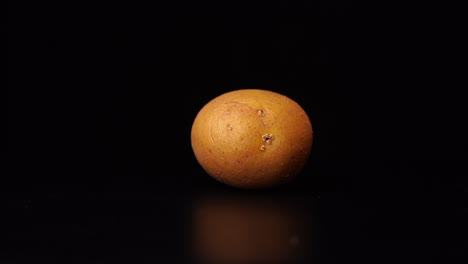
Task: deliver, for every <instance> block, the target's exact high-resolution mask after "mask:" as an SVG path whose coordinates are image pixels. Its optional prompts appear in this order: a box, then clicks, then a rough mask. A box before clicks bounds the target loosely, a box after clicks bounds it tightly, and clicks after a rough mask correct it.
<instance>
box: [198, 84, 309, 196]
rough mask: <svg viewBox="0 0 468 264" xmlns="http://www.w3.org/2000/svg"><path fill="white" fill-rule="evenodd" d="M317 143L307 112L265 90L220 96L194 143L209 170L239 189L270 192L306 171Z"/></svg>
mask: <svg viewBox="0 0 468 264" xmlns="http://www.w3.org/2000/svg"><path fill="white" fill-rule="evenodd" d="M312 140H313V130H312V124H311V122H310V119H309V117H308V115H307V113H306V112H305V111H304V109H303V108H302V107H301V106H300V105H299V104H297V103H296V102H295V101H294V100H292V99H290V98H289V97H287V96H285V95H282V94H279V93H277V92H273V91H269V90H263V89H239V90H234V91H230V92H227V93H224V94H221V95H219V96H217V97H216V98H214V99H212V100H211V101H209V102H208V103H207V104H206V105H204V106H203V107H202V108H201V109H200V111H199V112H198V114H197V115H196V117H195V120H194V122H193V125H192V130H191V144H192V149H193V152H194V154H195V157H196V159H197V161H198V162H199V164H200V165H201V166H202V167H203V169H204V170H205V171H206V172H207V173H208V174H209V175H210V176H211V177H213V178H215V179H216V180H218V181H220V182H223V183H225V184H227V185H230V186H234V187H239V188H246V189H252V188H268V187H274V186H277V185H280V184H283V183H286V182H289V181H291V180H292V179H293V178H294V177H295V176H297V175H298V174H299V172H301V171H302V169H303V167H304V165H305V163H306V162H307V159H308V157H309V154H310V151H311V147H312Z"/></svg>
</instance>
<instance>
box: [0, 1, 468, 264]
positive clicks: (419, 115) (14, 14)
mask: <svg viewBox="0 0 468 264" xmlns="http://www.w3.org/2000/svg"><path fill="white" fill-rule="evenodd" d="M9 3H10V6H9V10H8V15H9V16H8V21H7V24H6V25H7V27H3V31H4V32H6V33H7V34H8V54H7V55H8V88H9V90H8V92H9V94H8V100H7V101H8V104H7V106H8V117H7V118H8V140H7V146H6V149H7V152H3V153H5V154H6V155H7V157H8V159H6V161H7V163H8V166H7V168H8V172H7V173H5V174H4V177H2V178H3V180H5V184H3V186H4V187H5V188H4V190H3V191H2V194H4V195H2V196H3V197H4V198H5V199H3V201H5V202H6V207H7V209H8V211H7V213H6V214H5V216H6V217H5V218H6V219H7V222H8V224H7V225H5V227H7V232H6V234H7V235H6V236H3V237H6V238H7V244H8V245H7V247H4V248H3V249H2V256H1V257H2V263H18V262H32V261H34V262H41V261H45V262H48V263H51V262H57V263H108V262H109V263H110V262H116V261H124V262H129V261H130V262H134V263H192V261H193V260H192V259H191V256H190V254H188V253H187V252H188V251H187V250H188V248H189V247H190V234H191V230H190V228H191V212H192V211H191V210H192V207H193V205H192V202H193V200H194V199H195V198H196V197H198V195H201V194H207V193H208V194H210V193H213V192H214V193H216V194H218V195H219V194H221V195H222V194H223V193H235V194H236V195H239V196H248V195H257V194H261V195H266V196H268V197H270V198H271V199H280V198H278V197H288V196H290V195H296V194H298V195H299V196H300V197H301V198H303V200H304V201H306V203H307V204H308V205H310V210H307V211H306V212H304V214H306V215H307V216H308V217H312V218H314V219H315V221H314V225H316V227H315V228H316V230H318V234H317V235H316V236H314V241H315V242H314V246H312V244H311V245H310V251H311V252H312V254H311V255H312V257H311V259H308V260H307V263H349V262H350V261H359V262H369V263H396V262H408V263H435V262H442V263H454V262H458V261H460V260H461V259H462V257H464V256H465V254H466V246H467V244H466V235H467V233H466V208H467V207H466V202H467V200H466V193H467V190H468V189H467V185H466V180H465V177H466V168H465V167H466V161H467V156H468V155H467V153H468V145H467V144H466V139H464V137H466V135H467V133H466V132H467V131H466V128H465V127H464V126H465V123H466V115H465V114H464V113H465V112H464V104H465V103H464V98H463V96H461V95H460V93H459V89H462V88H463V85H462V84H461V83H459V82H457V81H456V78H455V77H456V76H457V75H458V74H460V73H461V70H460V69H459V68H457V67H455V65H456V64H455V63H454V61H457V58H459V57H458V56H459V54H458V53H457V52H455V50H456V45H457V43H459V40H461V38H460V37H459V34H456V32H457V31H456V29H455V27H454V25H456V24H458V21H459V18H460V16H458V15H457V14H455V13H451V12H453V11H452V10H450V9H449V10H448V11H447V10H446V9H442V8H441V7H439V6H428V5H426V6H425V7H421V6H418V5H415V6H408V5H405V6H396V5H394V6H391V5H388V6H386V5H384V4H382V5H380V6H377V5H375V6H365V7H361V6H359V5H358V4H356V3H351V2H348V1H339V0H337V1H315V2H314V1H303V2H300V1H289V2H288V1H269V2H255V3H253V2H249V1H227V2H226V1H219V2H217V3H209V2H204V1H202V2H200V1H192V2H184V1H182V2H172V1H167V2H165V1H163V2H161V3H157V2H154V3H136V2H135V3H133V2H132V3H130V2H129V3H118V2H116V3H109V4H97V3H90V4H85V3H68V2H64V3H43V2H38V3H31V4H26V3H19V2H14V1H11V2H9ZM447 17H448V18H447ZM238 88H263V89H269V90H273V91H277V92H280V93H283V94H285V95H287V96H289V97H290V98H292V99H294V100H296V101H297V102H298V103H299V104H300V105H301V106H303V108H304V109H305V110H306V111H307V112H308V113H309V116H310V118H311V121H312V124H313V126H314V137H315V138H314V140H315V141H314V145H313V150H312V154H311V157H310V160H309V162H308V164H307V166H306V168H305V169H304V171H303V173H302V174H301V175H299V177H298V178H297V180H295V181H294V182H292V183H291V184H289V185H287V186H283V187H281V188H278V189H274V190H264V191H257V192H251V191H241V190H233V189H232V188H229V187H227V186H223V185H222V184H220V183H217V182H215V181H214V180H213V179H211V178H209V177H208V176H207V174H206V173H204V171H203V170H202V169H201V167H200V166H199V165H198V164H197V162H196V160H195V158H194V156H193V153H192V150H191V147H190V136H189V135H190V128H191V124H192V122H193V119H194V118H195V115H196V113H197V111H198V110H199V109H200V108H201V107H202V106H203V105H204V104H205V103H206V102H208V101H209V100H211V99H212V98H214V97H215V96H217V95H220V94H222V93H224V92H227V91H230V90H234V89H238ZM2 218H3V217H2ZM460 263H462V262H461V261H460Z"/></svg>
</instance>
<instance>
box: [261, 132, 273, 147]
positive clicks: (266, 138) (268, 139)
mask: <svg viewBox="0 0 468 264" xmlns="http://www.w3.org/2000/svg"><path fill="white" fill-rule="evenodd" d="M262 139H263V141H264V142H265V143H266V144H268V145H270V144H271V142H272V141H273V139H274V136H273V134H265V135H263V136H262Z"/></svg>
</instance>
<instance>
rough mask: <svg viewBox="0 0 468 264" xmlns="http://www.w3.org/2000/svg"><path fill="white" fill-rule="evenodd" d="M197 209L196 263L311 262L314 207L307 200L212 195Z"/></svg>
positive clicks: (198, 204)
mask: <svg viewBox="0 0 468 264" xmlns="http://www.w3.org/2000/svg"><path fill="white" fill-rule="evenodd" d="M193 209H194V211H193V226H192V228H193V234H192V235H193V237H192V239H193V240H192V250H193V251H192V254H193V257H194V260H195V263H200V264H217V263H227V264H230V263H233V264H241V263H242V264H276V263H291V264H293V263H313V262H311V261H312V259H311V257H310V256H311V255H312V254H313V252H311V251H312V250H313V245H312V240H313V239H311V238H312V237H311V236H313V232H314V230H313V229H314V222H313V217H312V216H311V215H309V214H311V213H313V212H312V211H307V210H308V209H311V208H308V207H307V206H306V204H305V201H304V200H301V199H288V198H285V197H266V196H265V197H262V196H246V197H243V196H235V195H234V196H229V195H208V196H202V197H201V198H199V199H195V201H194V204H193Z"/></svg>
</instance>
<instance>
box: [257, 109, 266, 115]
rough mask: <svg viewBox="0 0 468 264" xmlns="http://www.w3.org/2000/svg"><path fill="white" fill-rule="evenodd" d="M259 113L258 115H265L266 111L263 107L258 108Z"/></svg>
mask: <svg viewBox="0 0 468 264" xmlns="http://www.w3.org/2000/svg"><path fill="white" fill-rule="evenodd" d="M257 114H258V116H264V115H265V112H264V111H263V109H258V111H257Z"/></svg>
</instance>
